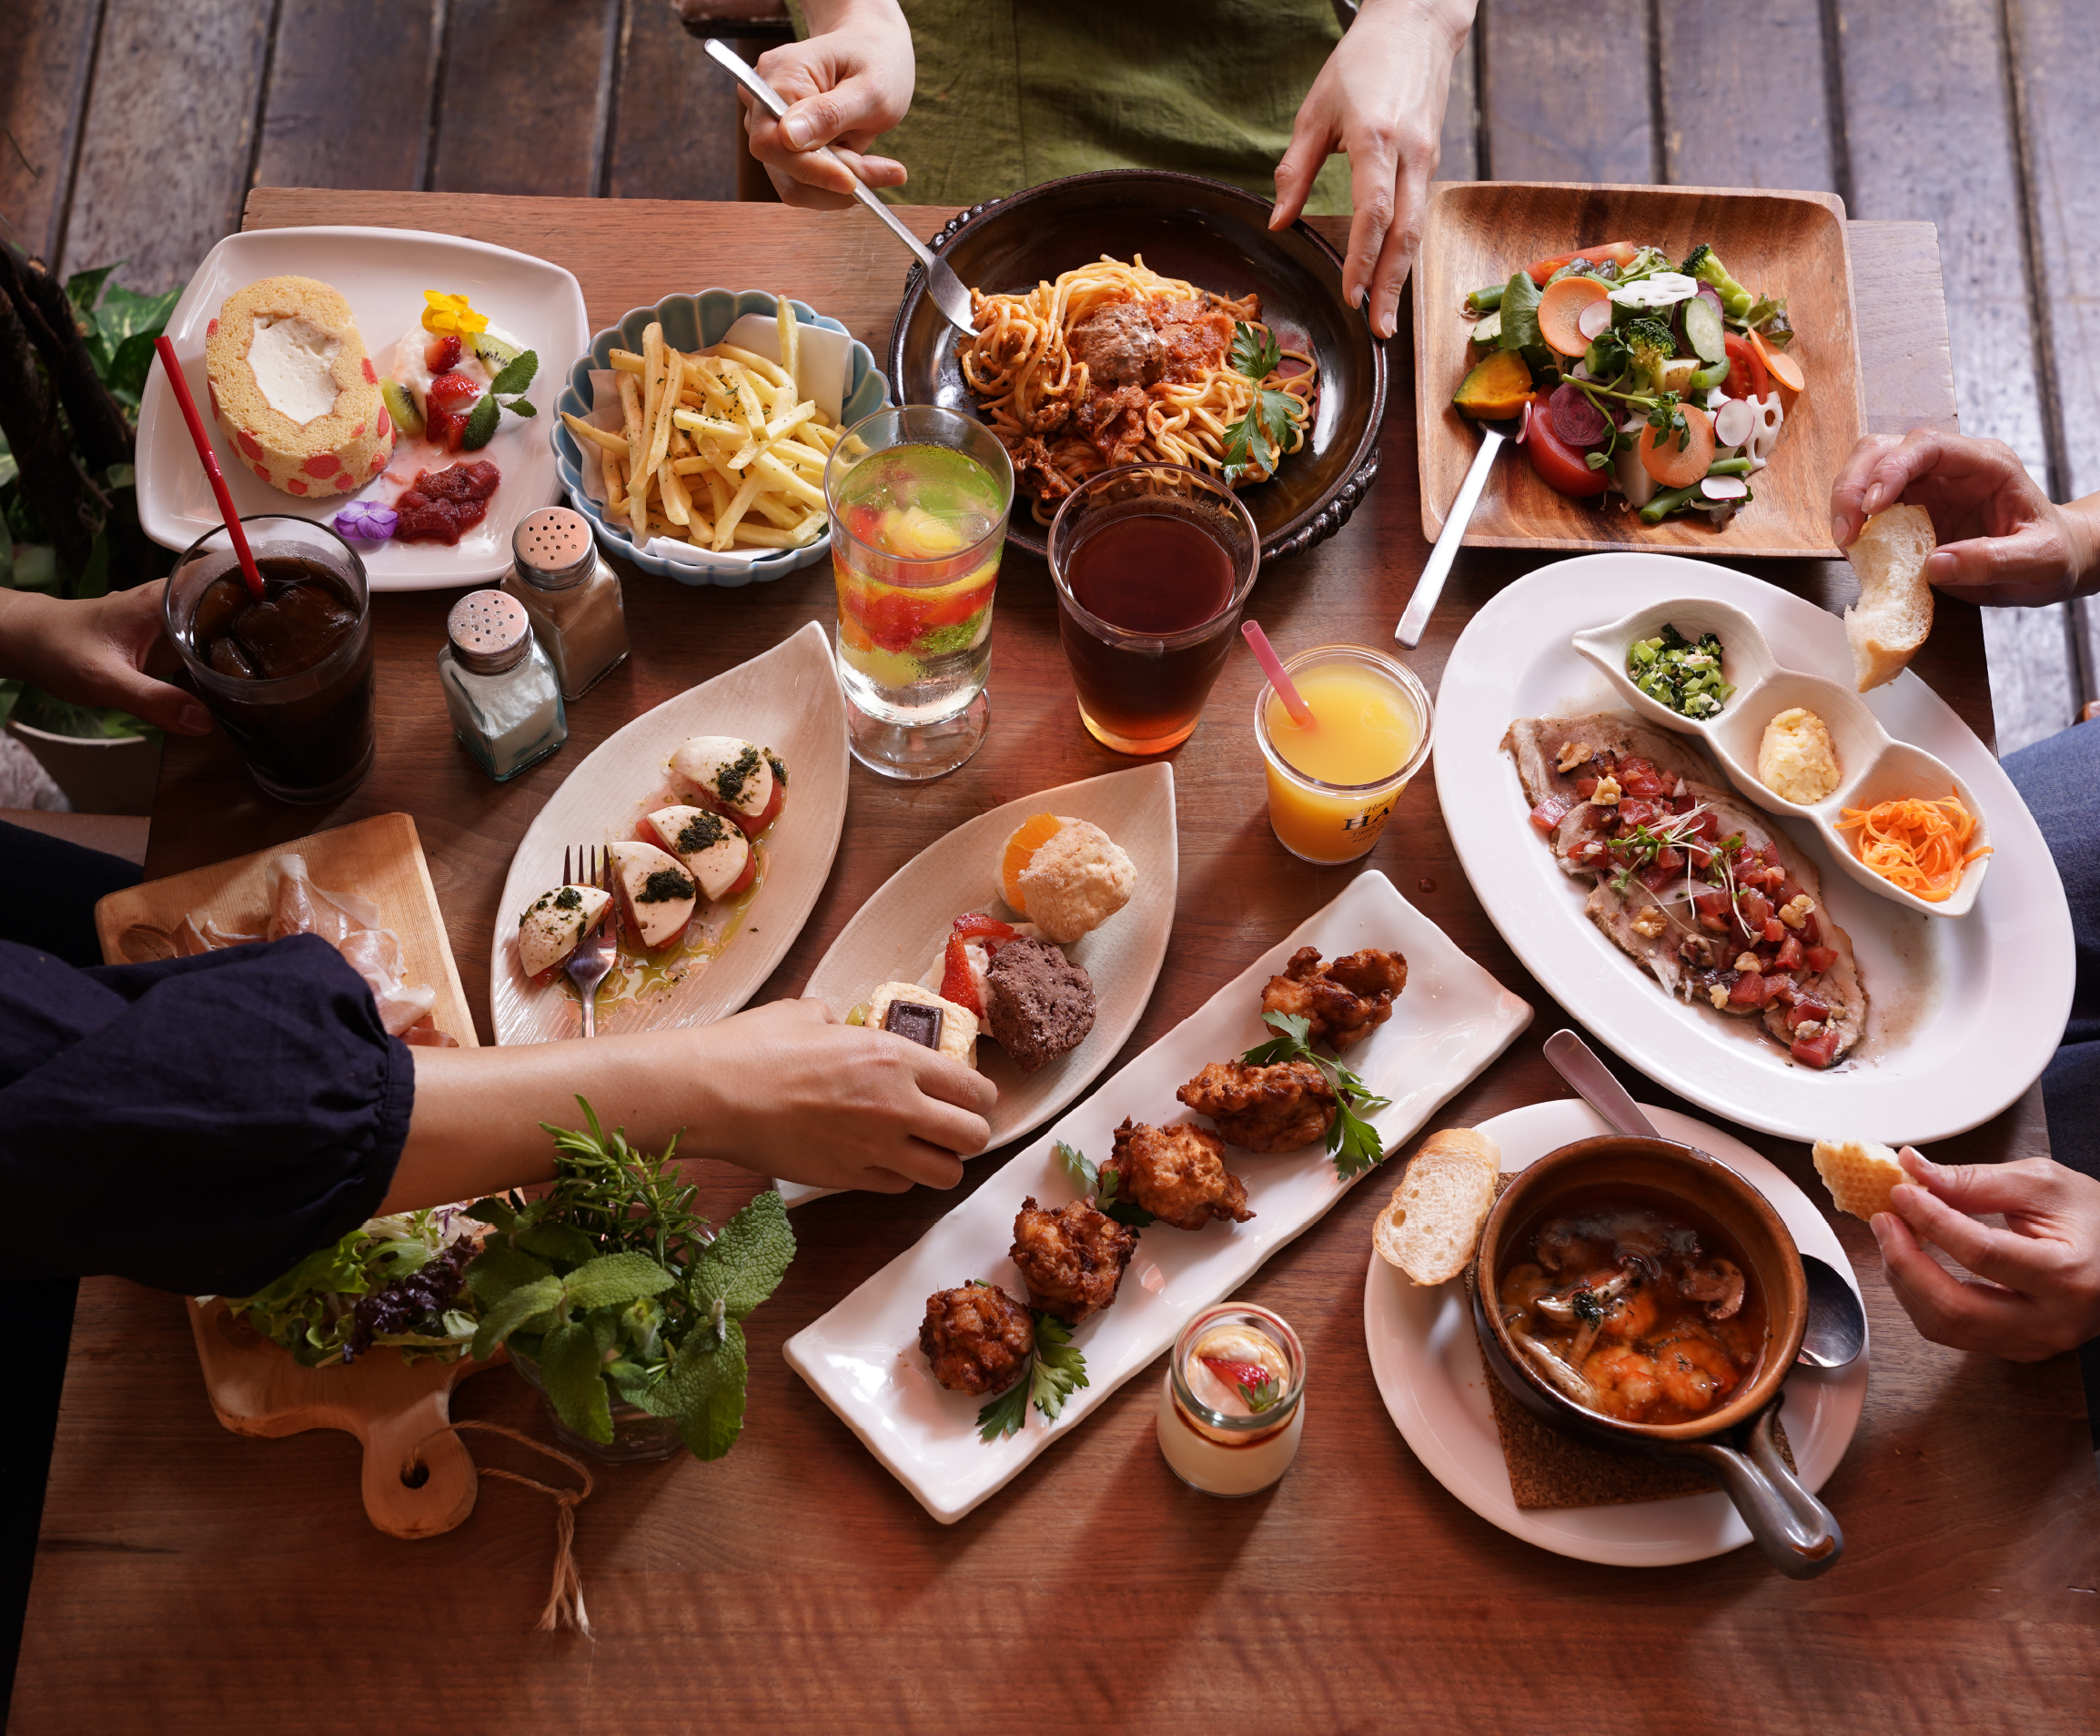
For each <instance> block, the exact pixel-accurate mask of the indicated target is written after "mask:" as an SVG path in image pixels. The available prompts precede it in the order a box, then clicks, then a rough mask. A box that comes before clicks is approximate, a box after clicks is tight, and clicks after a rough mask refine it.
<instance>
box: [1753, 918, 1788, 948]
mask: <svg viewBox="0 0 2100 1736" xmlns="http://www.w3.org/2000/svg"><path fill="white" fill-rule="evenodd" d="M1758 933H1759V934H1762V935H1763V936H1764V944H1766V945H1767V946H1777V945H1779V944H1781V943H1782V942H1783V941H1784V940H1785V939H1786V938H1787V933H1786V924H1784V923H1782V922H1781V921H1780V919H1779V918H1778V917H1776V916H1767V917H1766V918H1765V919H1764V926H1763V927H1762V928H1761V929H1759V930H1758Z"/></svg>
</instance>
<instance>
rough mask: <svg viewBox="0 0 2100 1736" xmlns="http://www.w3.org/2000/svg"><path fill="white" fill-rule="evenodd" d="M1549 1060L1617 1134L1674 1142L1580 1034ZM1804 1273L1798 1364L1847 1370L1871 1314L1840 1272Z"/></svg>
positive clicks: (1559, 1036) (1817, 1268) (1565, 1038)
mask: <svg viewBox="0 0 2100 1736" xmlns="http://www.w3.org/2000/svg"><path fill="white" fill-rule="evenodd" d="M1546 1059H1547V1061H1548V1062H1549V1063H1550V1065H1551V1066H1552V1068H1553V1071H1554V1072H1556V1073H1558V1074H1559V1075H1560V1076H1561V1077H1562V1078H1563V1079H1565V1080H1567V1082H1568V1084H1569V1085H1570V1086H1571V1087H1572V1088H1573V1090H1574V1092H1575V1095H1577V1096H1579V1097H1580V1098H1581V1099H1582V1101H1583V1102H1584V1103H1586V1104H1588V1105H1590V1107H1591V1108H1592V1109H1594V1110H1596V1112H1597V1113H1598V1114H1599V1115H1602V1116H1603V1117H1604V1120H1605V1123H1606V1124H1607V1125H1609V1126H1610V1128H1611V1130H1612V1131H1613V1132H1614V1133H1620V1134H1624V1135H1626V1136H1627V1137H1628V1138H1629V1139H1663V1138H1667V1137H1668V1135H1666V1134H1664V1133H1663V1132H1662V1131H1661V1129H1660V1128H1658V1127H1657V1126H1656V1125H1655V1124H1654V1123H1653V1122H1652V1121H1651V1120H1649V1118H1648V1114H1647V1111H1645V1110H1644V1109H1642V1108H1641V1105H1639V1104H1637V1103H1635V1102H1634V1101H1633V1099H1632V1098H1631V1096H1629V1095H1627V1091H1626V1087H1625V1086H1624V1085H1620V1083H1619V1081H1618V1079H1617V1078H1615V1077H1614V1076H1613V1075H1612V1072H1611V1069H1610V1067H1608V1066H1606V1065H1604V1063H1603V1062H1601V1061H1600V1060H1599V1059H1598V1058H1597V1054H1596V1051H1595V1050H1593V1049H1591V1048H1590V1045H1588V1044H1587V1043H1585V1042H1583V1041H1582V1039H1581V1038H1580V1037H1579V1036H1577V1035H1575V1033H1574V1032H1572V1031H1556V1032H1554V1033H1553V1035H1551V1036H1550V1037H1548V1038H1547V1039H1546ZM1801 1269H1802V1276H1803V1277H1806V1278H1807V1279H1808V1326H1807V1327H1806V1328H1805V1329H1804V1330H1803V1332H1802V1339H1801V1354H1800V1355H1799V1356H1797V1357H1796V1358H1794V1360H1795V1361H1796V1362H1798V1363H1801V1364H1802V1366H1803V1367H1806V1368H1843V1367H1844V1366H1845V1364H1847V1363H1848V1362H1850V1361H1852V1360H1853V1358H1855V1357H1857V1356H1858V1355H1859V1353H1860V1352H1861V1351H1862V1350H1863V1349H1865V1348H1866V1342H1867V1315H1866V1310H1865V1309H1864V1308H1863V1307H1861V1306H1860V1299H1859V1297H1857V1296H1855V1295H1854V1294H1853V1287H1852V1286H1851V1285H1849V1284H1847V1283H1846V1282H1845V1281H1844V1277H1843V1275H1842V1274H1841V1273H1839V1272H1838V1271H1837V1269H1836V1268H1835V1267H1832V1266H1830V1265H1829V1264H1827V1263H1826V1262H1824V1261H1822V1260H1819V1259H1817V1258H1816V1257H1815V1256H1814V1255H1812V1254H1803V1255H1802V1257H1801Z"/></svg>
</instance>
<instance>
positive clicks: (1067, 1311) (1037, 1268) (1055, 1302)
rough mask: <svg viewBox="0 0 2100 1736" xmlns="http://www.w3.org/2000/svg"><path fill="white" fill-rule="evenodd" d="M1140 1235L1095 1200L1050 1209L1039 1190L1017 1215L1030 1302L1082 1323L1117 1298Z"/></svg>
mask: <svg viewBox="0 0 2100 1736" xmlns="http://www.w3.org/2000/svg"><path fill="white" fill-rule="evenodd" d="M1136 1249H1137V1237H1136V1236H1133V1235H1132V1234H1131V1233H1130V1232H1129V1231H1128V1230H1127V1229H1126V1228H1125V1227H1124V1226H1122V1225H1121V1224H1118V1223H1116V1221H1115V1220H1114V1219H1113V1218H1110V1217H1106V1216H1103V1215H1102V1213H1101V1212H1100V1210H1099V1209H1098V1208H1097V1207H1096V1206H1095V1205H1094V1203H1093V1202H1092V1201H1091V1200H1085V1199H1075V1200H1074V1201H1073V1202H1072V1203H1071V1204H1070V1205H1068V1206H1065V1207H1064V1208H1063V1209H1062V1210H1061V1211H1055V1212H1046V1211H1044V1210H1043V1209H1042V1208H1041V1207H1039V1206H1037V1205H1036V1204H1035V1197H1034V1196H1032V1195H1031V1196H1029V1198H1028V1199H1027V1200H1026V1201H1025V1203H1024V1204H1023V1205H1022V1207H1021V1210H1020V1212H1019V1214H1018V1215H1017V1216H1015V1219H1014V1247H1013V1260H1014V1264H1015V1266H1016V1267H1019V1268H1020V1272H1021V1279H1022V1282H1023V1283H1025V1284H1026V1285H1027V1287H1028V1306H1029V1307H1034V1308H1040V1309H1041V1310H1042V1311H1043V1312H1044V1313H1045V1314H1054V1315H1055V1316H1056V1317H1058V1318H1059V1319H1060V1320H1062V1321H1064V1322H1065V1325H1066V1326H1077V1325H1078V1324H1079V1323H1080V1321H1082V1320H1084V1319H1085V1318H1086V1317H1088V1316H1090V1315H1095V1314H1099V1313H1100V1312H1101V1310H1102V1309H1103V1308H1105V1307H1107V1306H1108V1305H1109V1304H1110V1303H1111V1302H1113V1301H1115V1300H1116V1286H1117V1285H1119V1284H1121V1283H1122V1282H1123V1268H1124V1267H1126V1266H1128V1265H1129V1264H1130V1257H1131V1255H1132V1254H1134V1253H1135V1252H1136Z"/></svg>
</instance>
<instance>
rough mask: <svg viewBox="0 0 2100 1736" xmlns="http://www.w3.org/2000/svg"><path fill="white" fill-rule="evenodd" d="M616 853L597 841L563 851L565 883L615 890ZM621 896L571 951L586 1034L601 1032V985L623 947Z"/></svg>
mask: <svg viewBox="0 0 2100 1736" xmlns="http://www.w3.org/2000/svg"><path fill="white" fill-rule="evenodd" d="M571 855H573V856H574V858H575V863H576V867H575V873H570V856H571ZM611 877H612V857H611V852H610V851H604V850H601V849H600V848H599V847H598V846H597V845H596V844H580V845H578V846H577V847H576V849H575V850H574V851H573V852H571V851H569V850H564V851H562V853H561V883H562V884H563V885H564V886H573V885H576V884H578V883H579V881H581V883H582V884H584V885H587V886H595V887H597V888H598V889H599V891H601V892H606V893H610V892H611V891H612V887H611ZM619 940H620V899H619V897H618V896H617V895H615V896H614V897H613V899H612V902H611V903H609V904H607V905H606V906H605V913H604V914H603V915H602V916H601V917H600V918H599V919H598V921H597V922H596V923H594V924H592V925H591V928H590V929H589V930H588V931H586V933H585V934H584V936H583V938H582V939H581V940H580V941H578V942H577V943H576V950H575V951H574V952H573V953H571V954H570V955H569V964H568V966H567V969H568V972H569V980H570V982H572V983H574V984H576V992H577V994H579V995H581V997H582V1001H583V1035H585V1036H596V1035H598V985H599V984H601V983H602V982H604V980H605V975H606V973H607V972H608V971H610V970H611V968H612V959H613V955H614V954H615V953H616V952H617V951H618V950H619Z"/></svg>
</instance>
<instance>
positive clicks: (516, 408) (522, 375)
mask: <svg viewBox="0 0 2100 1736" xmlns="http://www.w3.org/2000/svg"><path fill="white" fill-rule="evenodd" d="M539 371H540V357H539V355H538V353H537V352H535V351H533V350H530V349H528V350H523V351H521V352H520V353H519V354H518V355H516V356H514V357H512V358H510V360H509V361H507V362H505V363H504V364H503V369H502V371H501V372H500V373H499V374H498V375H497V376H496V378H494V379H492V380H490V382H489V389H488V390H487V391H485V392H483V393H482V394H481V401H480V403H478V404H476V405H475V406H474V408H473V409H470V410H469V411H468V412H467V426H466V427H465V428H464V429H461V430H460V432H459V447H460V449H461V450H462V451H469V452H478V451H480V449H481V448H483V447H484V446H486V445H488V444H489V442H490V440H492V439H495V438H496V424H497V422H498V421H499V420H500V419H501V418H502V412H503V411H504V410H509V411H510V414H511V415H513V416H536V415H538V414H539V412H538V411H537V410H535V409H533V408H532V404H531V401H530V399H524V398H519V397H516V396H513V394H515V393H518V392H522V391H524V390H525V389H527V388H528V387H529V386H530V385H531V384H532V376H533V375H535V374H537V373H538V372H539Z"/></svg>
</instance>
